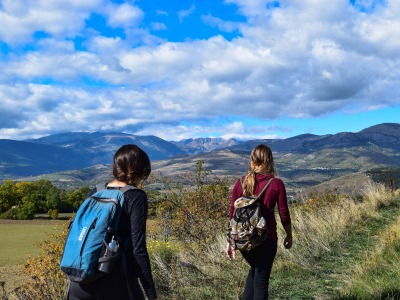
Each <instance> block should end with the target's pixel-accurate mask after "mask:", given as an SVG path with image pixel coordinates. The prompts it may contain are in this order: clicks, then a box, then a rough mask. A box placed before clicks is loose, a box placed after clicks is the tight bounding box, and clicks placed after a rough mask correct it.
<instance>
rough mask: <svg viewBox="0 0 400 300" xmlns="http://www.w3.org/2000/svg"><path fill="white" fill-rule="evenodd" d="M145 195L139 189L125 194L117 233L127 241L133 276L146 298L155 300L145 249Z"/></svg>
mask: <svg viewBox="0 0 400 300" xmlns="http://www.w3.org/2000/svg"><path fill="white" fill-rule="evenodd" d="M147 210H148V202H147V195H146V193H145V192H144V191H142V190H140V189H134V190H129V191H127V192H125V205H124V211H123V212H122V215H121V220H120V225H119V231H120V236H121V238H122V240H126V239H127V240H128V251H127V260H128V264H131V266H132V267H133V268H130V269H128V270H132V271H133V272H134V275H135V276H137V277H138V278H139V279H140V282H141V284H142V286H143V289H144V290H145V292H146V294H147V297H148V298H149V299H150V300H151V299H155V298H156V289H155V286H154V282H153V277H152V274H151V266H150V259H149V255H148V252H147V247H146V218H147Z"/></svg>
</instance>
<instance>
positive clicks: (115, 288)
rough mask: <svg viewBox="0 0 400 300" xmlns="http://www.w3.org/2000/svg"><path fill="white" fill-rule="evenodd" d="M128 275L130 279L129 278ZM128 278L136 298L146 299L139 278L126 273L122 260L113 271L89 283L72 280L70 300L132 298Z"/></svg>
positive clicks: (135, 299)
mask: <svg viewBox="0 0 400 300" xmlns="http://www.w3.org/2000/svg"><path fill="white" fill-rule="evenodd" d="M127 276H128V279H127ZM127 280H128V282H129V286H130V290H131V293H132V297H133V299H134V300H144V299H145V298H144V295H143V292H142V289H141V287H140V285H139V282H138V280H137V278H134V277H132V275H125V273H124V271H123V266H122V263H121V262H118V265H117V266H116V267H115V269H114V271H113V273H111V274H110V275H106V276H104V277H102V278H100V279H98V280H96V281H94V282H91V283H88V284H79V283H76V282H71V284H70V286H69V290H68V300H130V299H131V298H130V296H129V292H128V285H127Z"/></svg>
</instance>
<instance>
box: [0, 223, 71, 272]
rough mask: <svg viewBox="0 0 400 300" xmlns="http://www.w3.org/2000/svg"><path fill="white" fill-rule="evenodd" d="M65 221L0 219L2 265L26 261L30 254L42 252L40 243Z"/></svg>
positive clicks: (0, 265) (13, 264)
mask: <svg viewBox="0 0 400 300" xmlns="http://www.w3.org/2000/svg"><path fill="white" fill-rule="evenodd" d="M64 222H65V221H53V220H31V221H13V220H0V236H1V241H0V267H5V266H15V265H18V264H22V263H24V261H26V258H27V256H28V255H29V254H31V255H37V254H39V252H40V249H39V247H38V243H40V242H42V241H43V240H45V239H46V238H48V237H49V233H53V232H55V230H57V228H58V227H59V226H60V225H61V224H63V223H64Z"/></svg>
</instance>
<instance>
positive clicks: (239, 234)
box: [227, 178, 274, 251]
mask: <svg viewBox="0 0 400 300" xmlns="http://www.w3.org/2000/svg"><path fill="white" fill-rule="evenodd" d="M273 179H274V178H271V179H270V180H269V181H268V182H267V183H266V185H265V186H264V187H263V189H262V191H261V192H260V194H258V196H257V197H254V196H242V197H239V198H238V199H236V200H235V203H234V207H235V211H234V213H233V217H232V219H231V220H230V222H229V226H228V234H227V237H228V242H229V243H230V244H231V247H232V248H233V249H237V250H241V251H249V250H251V249H253V248H255V247H257V246H258V245H260V244H261V243H262V242H263V241H265V240H266V239H267V237H268V230H267V222H266V220H265V218H264V217H263V216H262V215H261V209H260V201H259V199H260V196H261V195H262V194H263V193H264V192H265V191H266V190H267V188H268V186H269V185H270V183H271V182H272V180H273Z"/></svg>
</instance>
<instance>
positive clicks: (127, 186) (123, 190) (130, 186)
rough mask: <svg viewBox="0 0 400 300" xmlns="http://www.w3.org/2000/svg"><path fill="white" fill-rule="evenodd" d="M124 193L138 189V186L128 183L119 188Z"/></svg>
mask: <svg viewBox="0 0 400 300" xmlns="http://www.w3.org/2000/svg"><path fill="white" fill-rule="evenodd" d="M119 190H120V191H121V192H122V193H123V194H125V192H127V191H129V190H138V188H137V187H134V186H133V185H126V186H124V187H122V188H120V189H119Z"/></svg>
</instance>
